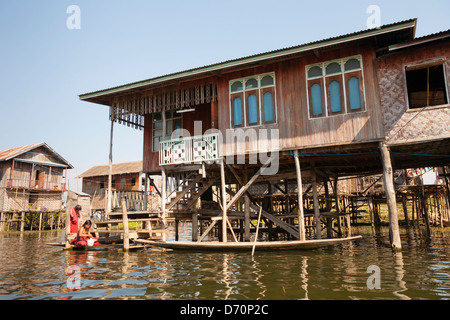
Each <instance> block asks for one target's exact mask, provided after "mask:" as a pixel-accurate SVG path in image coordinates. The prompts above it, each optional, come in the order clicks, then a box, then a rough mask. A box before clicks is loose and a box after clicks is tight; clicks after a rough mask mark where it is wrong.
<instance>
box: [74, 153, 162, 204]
mask: <svg viewBox="0 0 450 320" xmlns="http://www.w3.org/2000/svg"><path fill="white" fill-rule="evenodd" d="M146 177H147V176H146V174H145V173H144V172H143V162H142V161H133V162H123V163H115V164H113V165H112V181H111V187H112V194H113V199H112V200H113V201H112V208H117V207H120V206H121V205H120V203H121V198H122V196H126V197H127V203H128V209H134V210H136V209H138V210H142V209H143V208H144V199H145V196H146V191H147V192H148V193H152V191H153V190H154V187H153V186H151V185H150V183H151V182H152V183H154V184H156V185H158V184H159V185H160V184H161V182H160V181H159V180H160V179H158V177H157V176H151V180H150V179H146ZM77 178H81V179H82V192H84V193H86V194H88V195H90V196H91V197H92V203H91V210H92V211H105V210H106V208H107V204H106V201H107V188H108V181H109V165H100V166H94V167H92V168H90V169H88V170H86V171H85V172H83V173H82V174H80V175H78V176H77Z"/></svg>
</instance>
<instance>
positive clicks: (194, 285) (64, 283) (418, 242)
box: [0, 227, 450, 300]
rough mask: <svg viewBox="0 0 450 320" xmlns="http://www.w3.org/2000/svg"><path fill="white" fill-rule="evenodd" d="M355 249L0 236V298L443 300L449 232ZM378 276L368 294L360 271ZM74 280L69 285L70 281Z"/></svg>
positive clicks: (374, 237)
mask: <svg viewBox="0 0 450 320" xmlns="http://www.w3.org/2000/svg"><path fill="white" fill-rule="evenodd" d="M353 233H355V234H356V233H360V234H361V233H362V234H363V235H364V238H363V240H362V241H360V242H355V243H347V244H343V245H340V246H335V247H327V248H321V249H316V250H310V251H287V252H258V251H256V252H255V255H254V256H253V257H252V255H251V252H248V253H245V252H240V253H196V252H175V251H173V252H162V251H160V250H147V251H144V252H126V253H123V252H120V253H119V252H117V251H114V250H103V251H102V250H98V251H89V252H82V251H63V250H61V248H55V247H48V246H44V245H43V243H45V242H56V241H59V240H60V239H61V235H62V234H61V233H58V232H51V233H50V232H42V233H30V234H22V235H20V234H2V235H0V265H1V268H0V299H6V300H8V299H220V300H234V299H239V300H276V299H287V300H294V299H295V300H297V299H311V300H317V299H345V300H347V299H448V298H449V297H450V263H449V261H448V256H449V250H450V241H449V239H450V238H449V233H448V232H442V231H440V230H438V231H436V232H435V233H433V234H432V237H431V238H430V239H429V240H427V239H426V238H427V237H423V233H422V232H421V231H420V230H416V229H414V228H410V229H408V230H403V233H402V243H403V251H402V252H399V253H393V251H392V250H391V249H390V247H389V238H388V230H386V229H380V230H379V233H378V234H373V233H372V230H371V228H370V227H369V228H368V229H364V228H361V229H357V228H354V229H353ZM371 265H375V266H378V267H379V268H380V276H381V287H380V289H369V288H368V286H367V279H368V277H369V276H370V274H368V273H367V268H368V267H369V266H371ZM77 275H79V278H77V277H76V276H77Z"/></svg>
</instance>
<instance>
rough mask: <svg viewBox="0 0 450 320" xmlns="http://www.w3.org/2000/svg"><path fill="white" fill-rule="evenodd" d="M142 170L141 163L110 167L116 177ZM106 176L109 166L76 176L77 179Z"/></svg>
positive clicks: (118, 164) (125, 163)
mask: <svg viewBox="0 0 450 320" xmlns="http://www.w3.org/2000/svg"><path fill="white" fill-rule="evenodd" d="M143 168H144V167H143V162H142V161H133V162H122V163H115V164H113V165H112V174H113V175H117V174H127V173H139V172H141V171H142V170H143ZM107 175H109V165H104V166H95V167H92V168H90V169H88V170H86V171H85V172H83V173H82V174H80V175H78V176H77V178H87V177H98V176H107Z"/></svg>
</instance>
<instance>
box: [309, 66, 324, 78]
mask: <svg viewBox="0 0 450 320" xmlns="http://www.w3.org/2000/svg"><path fill="white" fill-rule="evenodd" d="M322 75H323V74H322V68H320V67H318V66H315V67H312V68H311V69H309V71H308V78H314V77H321V76H322Z"/></svg>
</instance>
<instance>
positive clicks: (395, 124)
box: [377, 40, 450, 144]
mask: <svg viewBox="0 0 450 320" xmlns="http://www.w3.org/2000/svg"><path fill="white" fill-rule="evenodd" d="M441 58H444V59H446V62H445V63H444V67H445V69H446V70H445V74H446V75H447V92H450V88H449V84H450V61H449V58H450V40H445V41H439V42H435V43H430V44H428V45H425V46H413V47H410V48H409V49H403V50H399V51H398V52H395V51H394V52H393V53H391V54H388V55H384V56H382V57H380V58H379V59H378V61H377V66H378V70H377V72H378V79H379V87H380V100H381V108H382V112H383V125H384V135H385V136H386V137H387V140H388V142H389V143H391V144H398V143H404V142H414V141H424V140H430V139H431V140H433V139H440V138H449V137H450V120H449V119H450V105H444V106H435V107H428V108H426V109H424V110H422V109H412V110H409V109H408V103H407V101H408V98H407V88H406V79H405V72H404V70H405V66H408V65H415V64H421V63H426V62H427V61H431V60H434V59H441Z"/></svg>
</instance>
